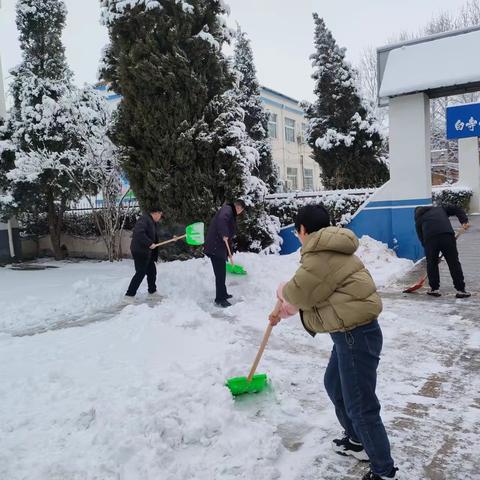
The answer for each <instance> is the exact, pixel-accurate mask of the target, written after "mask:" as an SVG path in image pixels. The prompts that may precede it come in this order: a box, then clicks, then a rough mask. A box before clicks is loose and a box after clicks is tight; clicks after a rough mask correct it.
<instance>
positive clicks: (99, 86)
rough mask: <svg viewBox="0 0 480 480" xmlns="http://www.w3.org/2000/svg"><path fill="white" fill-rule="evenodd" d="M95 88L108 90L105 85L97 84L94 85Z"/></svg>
mask: <svg viewBox="0 0 480 480" xmlns="http://www.w3.org/2000/svg"><path fill="white" fill-rule="evenodd" d="M95 90H100V91H102V92H104V91H105V90H108V86H107V85H97V86H96V87H95Z"/></svg>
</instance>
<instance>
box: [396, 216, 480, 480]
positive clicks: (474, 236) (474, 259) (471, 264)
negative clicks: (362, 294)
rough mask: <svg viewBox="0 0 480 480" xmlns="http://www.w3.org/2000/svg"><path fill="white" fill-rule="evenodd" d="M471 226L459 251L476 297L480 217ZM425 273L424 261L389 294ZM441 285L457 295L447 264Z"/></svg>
mask: <svg viewBox="0 0 480 480" xmlns="http://www.w3.org/2000/svg"><path fill="white" fill-rule="evenodd" d="M452 224H453V226H454V228H455V230H458V229H459V228H460V224H459V223H458V221H457V220H456V219H455V220H454V221H452ZM470 224H471V227H470V229H469V230H468V231H467V232H466V233H464V234H463V235H461V236H460V238H459V239H458V251H459V253H460V262H461V264H462V267H463V273H464V275H465V282H466V285H467V290H469V291H470V292H472V293H473V294H474V296H480V215H475V216H472V217H470ZM425 273H426V265H425V260H423V261H421V262H419V263H418V264H417V265H416V267H415V268H414V269H413V270H412V271H411V272H409V273H408V275H406V276H405V277H404V278H401V279H400V280H399V281H398V282H396V284H394V285H391V287H390V288H389V289H388V292H391V293H394V292H395V291H398V290H399V291H400V292H401V291H402V290H403V289H404V288H405V287H407V286H410V285H412V284H415V283H416V282H417V281H418V280H419V278H421V277H422V276H423V275H425ZM440 283H441V286H440V289H441V291H442V293H444V294H446V295H447V296H451V295H452V294H454V293H455V291H454V288H453V284H452V279H451V277H450V273H449V271H448V267H447V264H446V262H442V263H441V264H440ZM427 289H428V281H427V282H426V284H425V288H424V289H423V290H420V291H419V293H425V292H426V290H427ZM479 478H480V477H479Z"/></svg>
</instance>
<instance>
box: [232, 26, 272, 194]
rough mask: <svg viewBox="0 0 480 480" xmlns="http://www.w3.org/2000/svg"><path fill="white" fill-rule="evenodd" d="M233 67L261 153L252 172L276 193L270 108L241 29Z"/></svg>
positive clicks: (247, 120) (250, 129)
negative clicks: (255, 168)
mask: <svg viewBox="0 0 480 480" xmlns="http://www.w3.org/2000/svg"><path fill="white" fill-rule="evenodd" d="M233 68H234V70H235V72H236V73H237V76H238V85H237V86H236V88H235V92H236V95H237V100H238V103H239V105H240V106H241V107H242V108H243V110H245V127H246V129H247V133H248V136H249V137H250V138H251V139H252V140H253V142H254V144H255V148H256V149H257V150H258V153H259V154H260V159H259V165H258V169H257V170H256V171H254V172H252V173H254V175H256V176H257V177H259V178H260V179H261V180H263V181H264V182H265V183H266V184H267V186H268V189H269V192H270V193H274V192H275V191H276V189H277V186H278V167H277V166H276V165H275V163H274V162H273V158H272V147H271V144H270V140H269V138H268V112H266V111H265V109H264V108H263V104H262V100H261V98H260V85H259V83H258V80H257V71H256V68H255V63H254V61H253V52H252V47H251V45H250V40H249V39H248V37H247V35H246V34H245V33H244V32H242V31H241V30H240V29H238V31H237V36H236V43H235V51H234V57H233Z"/></svg>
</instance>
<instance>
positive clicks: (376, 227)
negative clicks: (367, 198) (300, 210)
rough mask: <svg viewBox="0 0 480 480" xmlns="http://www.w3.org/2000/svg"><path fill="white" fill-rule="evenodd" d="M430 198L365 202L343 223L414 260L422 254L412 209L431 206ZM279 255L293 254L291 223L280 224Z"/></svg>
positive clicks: (295, 241)
mask: <svg viewBox="0 0 480 480" xmlns="http://www.w3.org/2000/svg"><path fill="white" fill-rule="evenodd" d="M431 203H432V201H431V199H430V198H425V199H414V200H396V201H395V200H393V201H381V202H378V201H377V202H370V203H367V204H366V205H365V206H364V208H363V209H362V210H360V211H359V212H358V213H357V214H356V215H355V217H354V218H353V219H352V221H351V222H350V223H349V224H348V225H347V228H350V229H351V230H353V232H355V234H356V235H357V236H358V237H359V238H360V237H362V236H363V235H368V236H369V237H372V238H374V239H375V240H378V241H380V242H383V243H386V244H387V245H388V246H389V248H392V249H393V250H394V251H395V252H396V254H397V255H398V256H399V257H402V258H409V259H410V260H414V261H417V260H419V259H420V258H422V257H424V256H425V254H424V251H423V247H422V245H421V244H420V242H419V240H418V238H417V233H416V230H415V221H414V211H415V207H417V206H419V205H431ZM280 236H281V237H282V239H283V244H282V249H281V252H280V253H281V254H282V255H286V254H289V253H293V252H295V251H296V250H298V248H300V242H299V241H298V238H297V237H296V236H295V234H294V227H293V225H289V226H287V227H284V228H283V229H282V230H281V232H280Z"/></svg>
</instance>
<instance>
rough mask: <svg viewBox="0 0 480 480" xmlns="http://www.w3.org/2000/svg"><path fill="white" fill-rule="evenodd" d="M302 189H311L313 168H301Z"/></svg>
mask: <svg viewBox="0 0 480 480" xmlns="http://www.w3.org/2000/svg"><path fill="white" fill-rule="evenodd" d="M303 189H304V190H306V191H308V192H312V191H313V168H304V169H303Z"/></svg>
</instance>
